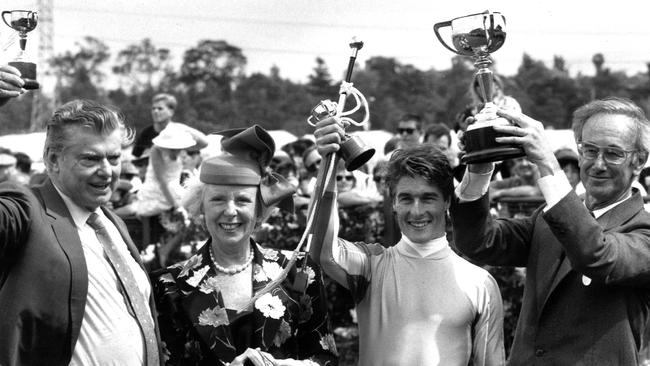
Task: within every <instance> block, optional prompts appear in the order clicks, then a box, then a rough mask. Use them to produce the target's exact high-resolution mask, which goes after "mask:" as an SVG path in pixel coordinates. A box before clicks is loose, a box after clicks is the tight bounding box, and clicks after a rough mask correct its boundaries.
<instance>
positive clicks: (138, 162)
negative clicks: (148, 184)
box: [131, 149, 151, 182]
mask: <svg viewBox="0 0 650 366" xmlns="http://www.w3.org/2000/svg"><path fill="white" fill-rule="evenodd" d="M150 152H151V149H146V150H145V151H144V152H143V153H142V155H140V156H139V157H133V159H131V164H133V166H134V167H135V168H136V169H138V176H139V177H140V180H141V181H142V182H144V180H145V177H146V175H147V166H149V154H150Z"/></svg>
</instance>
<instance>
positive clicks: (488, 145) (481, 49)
mask: <svg viewBox="0 0 650 366" xmlns="http://www.w3.org/2000/svg"><path fill="white" fill-rule="evenodd" d="M505 25H506V19H505V18H504V16H503V15H501V13H498V12H490V11H485V12H483V13H478V14H472V15H467V16H464V17H459V18H455V19H452V20H450V21H446V22H441V23H437V24H435V25H434V26H433V30H434V32H435V34H436V37H437V38H438V40H439V41H440V42H441V43H442V45H443V46H445V48H447V49H449V50H450V51H452V52H454V53H456V54H458V55H463V56H471V57H472V58H473V59H474V66H475V67H476V69H477V71H476V74H475V79H476V80H478V85H479V90H480V92H481V97H482V98H483V100H484V101H485V105H484V107H483V109H482V110H481V111H480V112H479V113H478V114H477V115H476V116H475V119H476V120H475V122H474V123H473V124H471V125H469V126H468V127H467V131H466V132H465V137H464V139H465V151H466V152H467V153H466V154H465V155H464V156H463V157H461V162H462V163H464V164H468V163H484V162H491V161H500V160H506V159H512V158H515V157H519V156H524V155H525V153H524V150H523V149H522V148H520V147H518V146H516V145H509V144H500V143H497V142H496V141H495V138H496V137H500V136H508V134H505V133H500V132H499V133H497V132H496V131H495V130H494V127H493V126H497V125H506V124H511V123H510V122H509V121H508V120H507V119H505V118H502V117H499V116H497V114H496V110H497V106H496V105H495V104H494V103H493V101H492V100H493V92H494V90H493V84H494V77H493V75H492V70H490V68H489V67H490V64H491V63H492V60H490V54H491V53H493V52H495V51H497V50H498V49H499V48H501V46H503V43H504V42H505V40H506V30H505ZM443 27H451V40H452V44H453V46H454V47H453V48H452V47H450V46H449V45H448V44H447V42H445V41H444V40H443V39H442V37H441V36H440V33H439V30H440V29H441V28H443Z"/></svg>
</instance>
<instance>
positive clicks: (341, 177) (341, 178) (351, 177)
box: [336, 175, 354, 182]
mask: <svg viewBox="0 0 650 366" xmlns="http://www.w3.org/2000/svg"><path fill="white" fill-rule="evenodd" d="M343 179H345V180H347V181H353V180H354V176H353V175H337V176H336V181H337V182H340V181H342V180H343Z"/></svg>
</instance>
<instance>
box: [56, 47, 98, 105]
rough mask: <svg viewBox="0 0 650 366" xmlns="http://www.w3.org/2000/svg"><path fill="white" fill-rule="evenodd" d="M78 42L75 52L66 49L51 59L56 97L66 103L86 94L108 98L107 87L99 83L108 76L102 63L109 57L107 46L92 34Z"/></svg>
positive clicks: (84, 96) (90, 97)
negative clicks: (102, 86) (104, 87)
mask: <svg viewBox="0 0 650 366" xmlns="http://www.w3.org/2000/svg"><path fill="white" fill-rule="evenodd" d="M76 46H77V50H76V51H75V52H71V51H66V52H65V53H63V54H61V55H57V56H55V57H53V58H52V60H50V68H51V72H52V74H53V75H54V77H55V78H56V88H55V96H56V98H55V100H56V101H57V102H58V103H64V102H67V101H69V100H71V99H76V98H86V99H94V100H99V101H103V102H105V101H106V98H105V96H104V91H103V90H102V89H101V88H100V87H99V85H101V83H102V81H103V80H104V77H105V74H104V72H103V71H102V66H103V65H104V63H106V61H107V60H108V59H109V57H110V52H109V49H108V46H107V45H106V44H105V43H104V42H102V41H100V40H99V39H97V38H93V37H84V39H83V41H82V42H78V43H77V44H76ZM58 103H57V104H58Z"/></svg>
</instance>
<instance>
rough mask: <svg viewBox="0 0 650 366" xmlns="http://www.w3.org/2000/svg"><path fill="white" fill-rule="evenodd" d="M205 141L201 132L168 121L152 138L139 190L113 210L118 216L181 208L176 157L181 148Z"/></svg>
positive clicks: (179, 166) (180, 164) (199, 145)
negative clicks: (134, 195)
mask: <svg viewBox="0 0 650 366" xmlns="http://www.w3.org/2000/svg"><path fill="white" fill-rule="evenodd" d="M206 145H207V140H206V139H205V135H203V134H202V133H200V132H198V131H196V130H193V129H191V130H190V129H189V128H184V127H179V126H177V125H169V126H167V127H166V128H165V129H164V130H162V131H161V132H160V134H159V135H158V136H156V138H154V139H153V147H152V149H151V151H150V155H149V165H148V166H147V171H146V173H145V179H144V184H143V185H142V188H140V190H139V191H138V195H137V200H136V201H135V202H133V203H132V204H130V205H128V206H124V207H121V208H120V209H119V210H116V212H117V214H118V215H120V216H129V215H138V216H155V215H158V214H160V213H162V212H164V211H167V210H170V209H176V208H180V207H181V204H180V200H181V197H182V195H183V194H184V193H185V189H184V188H183V187H182V186H181V183H180V182H181V172H182V170H183V162H182V160H181V159H180V157H179V154H180V152H181V151H182V150H184V149H187V148H190V147H196V148H198V149H200V148H203V147H205V146H206Z"/></svg>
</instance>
